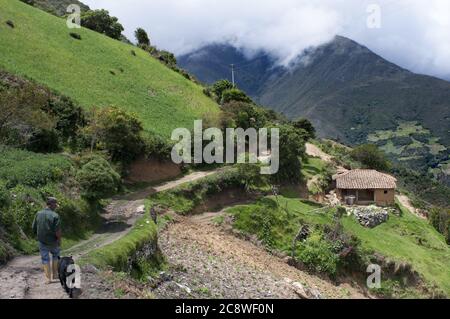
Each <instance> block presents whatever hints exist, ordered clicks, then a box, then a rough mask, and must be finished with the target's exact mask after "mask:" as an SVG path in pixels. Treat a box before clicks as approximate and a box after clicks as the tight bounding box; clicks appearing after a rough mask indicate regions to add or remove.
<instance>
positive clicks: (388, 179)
mask: <svg viewBox="0 0 450 319" xmlns="http://www.w3.org/2000/svg"><path fill="white" fill-rule="evenodd" d="M334 179H335V180H336V188H338V189H395V188H397V179H396V178H395V177H393V176H391V175H388V174H384V173H380V172H377V171H375V170H370V169H355V170H352V171H348V172H346V173H343V174H340V175H337V176H335V177H334Z"/></svg>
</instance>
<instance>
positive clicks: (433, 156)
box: [179, 36, 450, 170]
mask: <svg viewBox="0 0 450 319" xmlns="http://www.w3.org/2000/svg"><path fill="white" fill-rule="evenodd" d="M179 63H180V65H181V66H182V67H183V68H185V69H187V70H188V71H189V72H191V73H193V74H194V75H195V76H196V77H198V79H200V80H201V81H204V82H205V83H213V82H214V81H216V80H219V79H223V78H226V79H230V78H231V70H230V67H229V64H231V63H234V64H236V83H237V85H238V86H239V87H240V88H241V89H243V90H245V91H247V92H248V94H250V95H251V96H252V97H253V98H254V99H255V101H257V102H258V103H260V104H262V105H264V106H266V107H269V108H271V109H274V110H276V111H279V112H282V113H283V114H285V115H286V116H288V117H289V118H291V119H295V118H298V117H306V118H308V119H310V120H311V121H312V122H313V124H314V125H315V126H316V128H317V130H318V132H319V135H320V136H321V137H328V138H333V139H337V140H340V141H343V142H345V143H348V144H351V145H356V144H360V143H364V142H368V141H369V142H373V143H376V144H378V145H379V146H380V147H382V148H384V149H385V150H386V151H387V152H388V153H390V154H391V155H392V156H395V157H396V159H399V160H401V161H405V162H408V163H409V164H411V165H412V166H414V167H419V168H422V169H424V168H425V167H428V168H432V169H434V168H440V167H441V166H442V165H443V164H442V163H447V164H444V165H448V162H447V161H448V155H449V147H450V130H449V128H450V83H449V82H447V81H445V80H441V79H438V78H435V77H431V76H426V75H419V74H415V73H412V72H410V71H408V70H405V69H403V68H401V67H399V66H397V65H395V64H393V63H391V62H389V61H387V60H385V59H384V58H382V57H380V56H379V55H377V54H375V53H373V52H372V51H371V50H369V49H368V48H367V47H365V46H362V45H360V44H358V43H357V42H355V41H352V40H350V39H348V38H345V37H341V36H337V37H335V39H334V40H333V41H331V42H329V43H327V44H324V45H321V46H319V47H316V48H311V49H308V50H306V51H305V52H304V54H303V55H301V56H299V57H298V59H297V62H296V63H294V64H292V65H291V66H290V67H289V68H284V67H279V66H276V64H274V62H273V60H271V59H270V57H267V56H265V55H264V53H260V54H259V55H257V56H254V57H251V58H249V57H246V55H245V54H243V53H242V52H241V51H239V50H238V49H236V48H233V47H231V46H229V45H219V44H215V45H209V46H206V47H203V48H201V49H199V50H197V51H195V52H194V53H192V54H188V55H184V56H181V57H180V58H179ZM239 66H241V67H239ZM383 132H384V133H383ZM387 137H389V138H387ZM440 165H441V166H440ZM445 167H447V166H445ZM444 170H448V168H444Z"/></svg>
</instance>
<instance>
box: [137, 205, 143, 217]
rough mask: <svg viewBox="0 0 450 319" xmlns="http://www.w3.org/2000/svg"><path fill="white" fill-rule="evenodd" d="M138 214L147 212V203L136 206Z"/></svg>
mask: <svg viewBox="0 0 450 319" xmlns="http://www.w3.org/2000/svg"><path fill="white" fill-rule="evenodd" d="M136 214H141V215H142V214H145V205H141V206H139V207H137V208H136Z"/></svg>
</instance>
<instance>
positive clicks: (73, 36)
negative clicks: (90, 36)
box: [69, 32, 81, 40]
mask: <svg viewBox="0 0 450 319" xmlns="http://www.w3.org/2000/svg"><path fill="white" fill-rule="evenodd" d="M69 35H70V36H71V37H72V38H74V39H76V40H81V35H79V34H78V33H75V32H70V33H69Z"/></svg>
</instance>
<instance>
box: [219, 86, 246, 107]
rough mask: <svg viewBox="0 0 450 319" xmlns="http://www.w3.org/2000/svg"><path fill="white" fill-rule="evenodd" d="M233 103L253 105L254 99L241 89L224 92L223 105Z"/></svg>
mask: <svg viewBox="0 0 450 319" xmlns="http://www.w3.org/2000/svg"><path fill="white" fill-rule="evenodd" d="M231 101H236V102H244V103H253V101H252V99H251V98H250V97H249V96H248V95H247V94H245V92H243V91H241V90H239V89H228V90H225V91H223V92H222V100H221V102H220V103H221V104H222V105H223V104H226V103H229V102H231Z"/></svg>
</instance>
